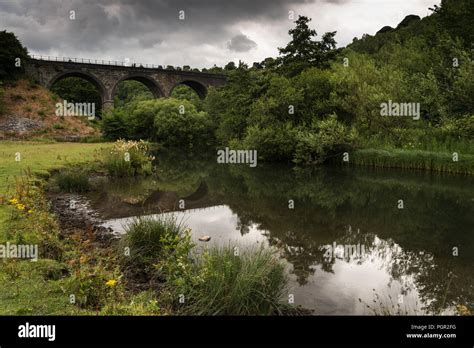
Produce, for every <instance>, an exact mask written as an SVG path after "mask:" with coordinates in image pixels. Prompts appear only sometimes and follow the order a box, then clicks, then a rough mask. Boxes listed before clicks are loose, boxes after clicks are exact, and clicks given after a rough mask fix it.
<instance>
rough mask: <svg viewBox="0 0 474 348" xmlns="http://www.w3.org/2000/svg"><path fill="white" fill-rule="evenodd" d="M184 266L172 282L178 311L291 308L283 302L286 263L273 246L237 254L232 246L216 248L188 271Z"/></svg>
mask: <svg viewBox="0 0 474 348" xmlns="http://www.w3.org/2000/svg"><path fill="white" fill-rule="evenodd" d="M182 268H183V271H181V272H179V275H178V276H177V277H176V276H175V277H172V279H171V280H170V282H169V284H170V286H171V293H172V294H174V299H175V306H176V307H177V311H178V313H182V314H188V315H274V314H281V313H284V312H286V311H287V310H288V308H289V305H287V304H284V303H282V302H281V299H282V296H283V294H284V292H285V290H286V286H287V279H286V275H285V269H284V265H283V263H282V262H281V261H280V260H279V259H278V257H277V256H276V255H275V253H274V252H273V251H272V250H270V249H264V248H260V249H258V250H249V251H245V252H243V253H242V254H240V255H236V254H235V250H234V248H232V247H230V246H229V247H225V248H216V247H214V248H211V249H210V250H209V251H206V252H204V253H203V254H202V255H201V256H200V257H199V258H198V259H197V260H195V263H194V264H193V265H192V267H191V268H189V270H187V267H185V266H183V267H182ZM179 296H182V298H183V299H184V301H181V303H179V301H177V300H178V298H179ZM176 302H178V303H176ZM182 302H184V303H182Z"/></svg>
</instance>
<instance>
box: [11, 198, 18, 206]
mask: <svg viewBox="0 0 474 348" xmlns="http://www.w3.org/2000/svg"><path fill="white" fill-rule="evenodd" d="M9 202H10V203H11V204H14V205H15V204H17V203H18V199H16V198H12V199H10V200H9Z"/></svg>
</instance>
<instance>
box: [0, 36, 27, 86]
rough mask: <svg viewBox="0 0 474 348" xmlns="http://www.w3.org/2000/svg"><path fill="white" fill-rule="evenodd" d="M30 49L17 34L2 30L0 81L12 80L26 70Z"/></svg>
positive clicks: (0, 41) (0, 39)
mask: <svg viewBox="0 0 474 348" xmlns="http://www.w3.org/2000/svg"><path fill="white" fill-rule="evenodd" d="M27 60H28V51H27V49H26V48H25V47H23V45H22V44H21V42H20V41H19V40H18V39H17V37H16V36H15V34H13V33H9V32H7V31H6V30H3V31H0V81H1V80H12V79H15V78H17V77H19V76H20V75H21V74H23V73H24V71H25V64H26V62H27Z"/></svg>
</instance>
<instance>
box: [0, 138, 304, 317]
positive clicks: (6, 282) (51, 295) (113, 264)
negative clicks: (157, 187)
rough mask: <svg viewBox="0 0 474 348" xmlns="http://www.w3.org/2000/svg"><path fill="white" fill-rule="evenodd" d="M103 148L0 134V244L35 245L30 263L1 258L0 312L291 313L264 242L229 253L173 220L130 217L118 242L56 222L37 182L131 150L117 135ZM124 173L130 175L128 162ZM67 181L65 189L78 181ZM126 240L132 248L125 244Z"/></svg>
mask: <svg viewBox="0 0 474 348" xmlns="http://www.w3.org/2000/svg"><path fill="white" fill-rule="evenodd" d="M126 145H129V144H126ZM142 146H145V145H140V146H138V147H137V151H141V150H140V149H141V147H142ZM110 147H111V145H110V144H104V143H102V144H79V143H35V142H1V143H0V167H1V168H2V169H1V173H0V180H1V186H0V187H1V190H2V191H1V192H2V194H1V204H0V215H1V222H0V244H3V245H7V243H11V244H21V245H25V244H26V245H37V246H38V251H39V258H38V260H37V261H36V262H33V261H31V260H24V259H16V258H11V259H9V258H6V259H2V260H0V263H1V265H2V267H1V268H0V314H2V315H28V314H34V315H54V314H55V315H69V314H79V315H92V314H100V315H110V314H114V315H169V314H191V315H193V314H234V315H245V314H253V315H269V314H279V313H293V312H295V310H294V309H292V308H291V307H289V306H288V305H285V304H284V303H283V304H282V303H281V302H280V301H281V297H282V295H283V292H284V290H285V289H286V276H285V274H284V266H283V265H282V263H280V261H278V259H277V257H276V255H275V254H274V253H273V252H272V251H270V250H254V251H247V252H242V254H235V249H225V250H220V249H215V248H212V247H211V248H209V250H208V251H207V252H204V253H203V254H201V255H200V254H199V253H197V254H194V253H193V252H192V250H193V248H194V245H193V244H192V243H191V242H190V239H189V233H190V230H188V229H186V228H185V226H181V225H179V224H177V222H176V221H171V220H169V221H165V220H140V221H137V222H136V223H135V224H133V225H131V226H129V228H128V233H127V235H126V236H127V237H126V238H124V239H123V240H122V241H121V243H120V244H117V243H112V244H109V243H108V242H105V243H104V242H101V241H99V240H98V239H97V236H96V235H95V234H94V233H93V231H92V230H88V229H86V228H84V229H81V230H77V231H74V232H70V231H69V230H68V232H67V233H66V231H63V230H62V229H61V227H60V224H59V223H58V220H57V217H56V216H55V215H54V214H53V213H52V212H51V207H50V204H49V202H48V200H47V198H46V196H45V193H44V191H43V186H44V185H43V184H44V183H45V181H44V178H46V177H49V172H50V171H51V170H53V169H58V168H64V167H68V168H65V170H64V171H62V172H61V173H62V176H61V175H60V178H61V180H60V183H63V184H64V182H66V183H69V180H70V179H71V178H75V177H73V176H70V174H71V173H74V172H75V169H70V168H69V167H71V166H73V165H81V166H82V167H84V168H89V167H91V164H92V163H94V162H95V163H97V164H99V168H102V169H103V170H107V164H110V163H109V162H110V161H112V162H113V163H116V161H117V159H118V158H123V154H119V153H117V154H115V152H114V151H122V150H123V149H125V150H128V151H132V150H133V149H135V147H136V146H135V145H132V146H131V147H130V146H128V147H127V146H124V144H123V143H118V144H116V145H115V146H114V148H113V149H111V150H110V151H109V150H107V151H106V153H107V154H109V155H110V154H115V155H116V156H115V157H114V158H112V159H110V156H109V157H107V156H105V158H106V159H105V160H104V158H103V157H102V156H101V155H100V153H101V151H100V150H101V149H104V148H110ZM18 154H19V156H20V157H18ZM131 157H132V161H131V162H130V163H131V164H132V165H135V164H137V165H138V166H139V167H143V166H144V165H146V163H145V162H147V160H148V159H151V157H143V156H142V157H140V156H138V154H137V156H135V155H133V156H131ZM16 159H19V161H18V160H16ZM96 161H97V162H96ZM99 161H100V162H99ZM103 161H104V162H103ZM125 164H126V165H130V164H129V163H125ZM84 168H82V169H81V170H84ZM114 168H116V167H114ZM146 168H149V167H148V166H146ZM128 169H130V168H128ZM122 172H124V171H121V173H122ZM125 172H127V173H131V172H133V173H134V175H135V174H137V172H136V171H135V170H133V171H130V170H127V171H125ZM84 173H85V172H84ZM42 178H43V179H42ZM66 186H67V187H68V189H71V190H72V191H74V189H75V188H76V187H77V185H66ZM81 187H82V186H81ZM84 224H85V222H84ZM125 248H128V249H129V250H130V251H131V255H129V256H131V257H128V256H127V254H126V253H124V250H125ZM199 255H200V256H199ZM223 265H225V267H224V268H223V267H222V266H223ZM143 270H147V274H146V276H147V279H146V281H144V282H143V277H136V274H137V272H138V273H140V272H141V271H143ZM156 285H157V286H156Z"/></svg>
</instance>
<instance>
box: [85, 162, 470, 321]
mask: <svg viewBox="0 0 474 348" xmlns="http://www.w3.org/2000/svg"><path fill="white" fill-rule="evenodd" d="M158 166H159V168H160V170H159V172H158V174H157V176H156V177H153V178H151V177H150V178H145V179H140V180H116V181H114V182H105V183H103V184H101V185H100V190H99V191H98V192H94V193H91V194H90V195H89V198H90V200H91V203H92V205H93V207H94V208H96V209H97V210H99V212H100V213H101V215H102V217H103V218H104V219H106V225H107V226H111V227H112V228H114V229H115V230H116V231H118V232H123V226H124V224H126V222H127V221H129V219H130V218H133V217H134V216H138V215H154V214H160V213H165V214H166V213H167V214H170V213H173V214H178V217H179V218H180V219H183V220H184V221H185V222H186V224H187V225H188V226H189V227H191V228H192V231H193V238H194V240H195V241H196V243H197V244H198V246H199V247H202V248H204V247H205V246H209V245H229V244H230V245H239V246H241V247H242V248H248V247H258V246H260V245H263V246H266V247H268V246H273V247H275V248H277V249H278V250H279V253H280V255H281V257H282V259H284V260H285V262H286V263H287V265H288V272H289V277H290V279H291V281H290V286H289V291H288V292H289V294H293V296H294V300H295V303H296V304H299V305H302V306H303V307H306V308H309V309H312V310H314V313H315V314H371V313H372V311H371V308H381V307H383V308H389V309H390V312H391V313H396V312H397V311H398V308H400V309H401V310H402V311H403V312H404V313H405V312H407V313H408V314H424V313H452V312H453V311H454V310H455V307H456V306H457V305H459V304H461V305H466V306H467V307H468V308H471V309H472V308H474V228H473V227H474V185H473V184H474V178H472V177H466V176H451V175H439V174H429V173H424V172H407V171H398V170H369V169H361V168H357V169H356V168H349V167H345V168H342V167H341V168H337V167H323V168H317V169H312V170H295V169H293V168H292V167H291V166H286V165H269V164H259V165H258V167H257V168H249V167H246V166H244V165H220V164H217V163H215V162H214V161H212V160H190V159H178V158H171V159H168V160H165V159H163V160H161V161H160V163H159V164H158ZM180 200H183V201H184V204H185V209H180V208H179V206H180V204H179V202H180ZM400 200H402V201H403V209H400V207H401V204H400V203H401V202H400ZM290 201H292V202H294V208H293V209H290V208H289V206H290V205H291V202H290ZM203 235H209V236H211V241H210V242H209V243H204V242H199V241H198V238H199V237H200V236H203ZM453 248H457V249H453ZM453 250H454V252H453ZM456 251H457V256H454V255H453V253H454V254H456ZM367 305H369V307H370V308H368V307H367Z"/></svg>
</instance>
